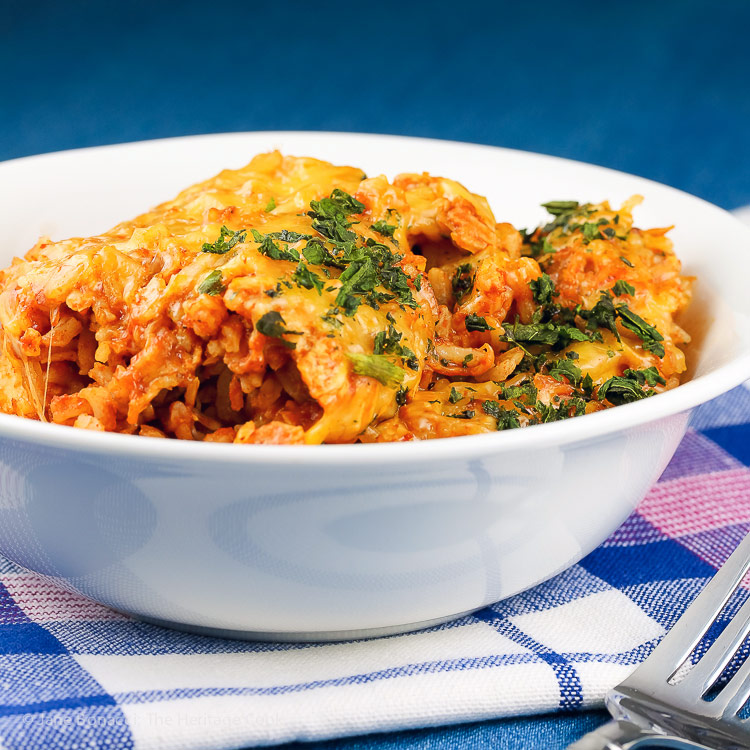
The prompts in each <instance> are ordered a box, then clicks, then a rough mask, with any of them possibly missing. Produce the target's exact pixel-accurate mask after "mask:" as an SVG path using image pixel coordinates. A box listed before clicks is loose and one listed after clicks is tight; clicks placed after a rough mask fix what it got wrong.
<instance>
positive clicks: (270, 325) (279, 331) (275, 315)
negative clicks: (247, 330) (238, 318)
mask: <svg viewBox="0 0 750 750" xmlns="http://www.w3.org/2000/svg"><path fill="white" fill-rule="evenodd" d="M255 328H256V329H257V330H258V331H260V332H261V333H262V334H263V335H264V336H270V337H271V338H274V339H279V340H280V341H281V343H282V344H284V346H286V347H287V348H289V349H294V348H296V346H297V345H296V344H295V343H294V342H293V341H287V340H286V339H285V338H284V336H287V335H296V336H301V335H302V331H289V330H287V328H286V322H285V321H284V318H283V317H281V313H279V312H277V311H276V310H271V312H267V313H266V314H265V315H263V316H261V317H260V318H259V319H258V321H257V322H256V324H255Z"/></svg>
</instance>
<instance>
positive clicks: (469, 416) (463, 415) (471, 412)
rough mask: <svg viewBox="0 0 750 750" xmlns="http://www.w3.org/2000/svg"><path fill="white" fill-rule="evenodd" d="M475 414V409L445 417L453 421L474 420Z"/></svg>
mask: <svg viewBox="0 0 750 750" xmlns="http://www.w3.org/2000/svg"><path fill="white" fill-rule="evenodd" d="M475 413H476V412H475V411H474V409H464V411H462V412H460V413H459V414H446V415H445V416H446V417H450V418H451V419H473V418H474V414H475Z"/></svg>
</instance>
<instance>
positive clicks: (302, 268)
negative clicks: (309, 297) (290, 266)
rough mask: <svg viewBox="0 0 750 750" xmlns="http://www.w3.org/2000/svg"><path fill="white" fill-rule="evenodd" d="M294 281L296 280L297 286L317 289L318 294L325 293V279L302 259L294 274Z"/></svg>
mask: <svg viewBox="0 0 750 750" xmlns="http://www.w3.org/2000/svg"><path fill="white" fill-rule="evenodd" d="M292 281H294V282H295V283H296V284H297V286H300V287H303V288H305V289H315V290H317V292H318V294H322V293H323V283H324V282H323V279H321V278H320V276H318V274H316V273H315V272H314V271H311V270H310V269H309V268H308V266H307V265H306V264H305V263H303V262H302V261H300V262H299V265H298V266H297V268H296V269H295V271H294V273H293V274H292Z"/></svg>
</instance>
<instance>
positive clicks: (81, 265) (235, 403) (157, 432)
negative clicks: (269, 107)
mask: <svg viewBox="0 0 750 750" xmlns="http://www.w3.org/2000/svg"><path fill="white" fill-rule="evenodd" d="M329 196H330V199H329V200H330V201H332V203H328V204H326V205H328V210H329V212H330V210H332V211H334V214H336V216H337V217H338V218H336V219H335V220H332V221H333V224H326V213H325V211H326V209H325V207H323V208H321V206H320V204H317V203H316V202H317V201H324V202H325V199H327V198H328V197H329ZM336 196H339V197H338V198H337V197H336ZM341 196H345V197H344V198H342V197H341ZM350 196H353V199H352V198H350ZM337 201H338V202H337ZM347 201H348V202H347ZM331 206H333V208H331ZM630 209H631V206H630V205H626V206H624V207H623V208H622V209H621V210H620V211H619V212H615V211H613V210H611V209H610V208H609V206H608V204H606V203H603V204H599V205H596V206H587V207H582V208H581V209H580V211H578V213H577V212H576V211H572V213H570V216H569V217H568V220H567V223H565V222H562V221H557V222H556V224H557V226H554V227H552V226H548V227H546V228H544V229H543V230H539V231H538V232H537V234H536V235H534V236H532V238H531V239H530V241H529V242H527V243H526V244H525V245H524V243H523V242H522V238H521V235H520V234H519V233H518V231H516V230H515V229H514V228H513V227H512V226H511V225H509V224H503V223H496V221H495V218H494V215H493V213H492V211H491V209H490V207H489V205H488V203H487V201H486V200H485V199H484V198H482V197H480V196H477V195H474V194H473V193H471V192H469V191H468V190H467V189H466V188H465V187H463V186H462V185H460V184H459V183H457V182H454V181H452V180H449V179H445V178H438V177H433V176H430V175H426V174H425V175H401V176H399V177H397V178H396V179H395V180H394V181H393V182H389V181H388V180H387V179H386V178H385V177H382V176H379V177H374V178H371V179H366V178H365V175H364V174H363V173H362V172H361V170H359V169H355V168H352V167H337V166H334V165H332V164H328V163H326V162H322V161H318V160H316V159H311V158H294V157H285V156H282V155H281V154H279V153H278V152H273V153H269V154H262V155H259V156H257V157H256V158H255V159H253V160H252V161H251V162H250V164H248V165H247V166H246V167H244V168H242V169H239V170H226V171H223V172H221V173H220V174H219V175H217V176H216V177H214V178H213V179H211V180H208V181H206V182H203V183H200V184H198V185H194V186H192V187H190V188H188V189H187V190H184V191H183V192H182V193H180V195H178V196H177V197H176V198H175V199H174V200H173V201H170V202H168V203H164V204H162V205H161V206H158V207H157V208H155V209H153V210H152V211H149V212H148V213H145V214H143V215H142V216H139V217H137V218H136V219H134V220H133V221H130V222H124V223H122V224H119V225H117V226H116V227H114V228H113V229H112V230H111V231H109V232H107V233H105V234H102V235H99V236H95V237H88V238H73V239H69V240H64V241H61V242H52V241H50V240H49V239H42V240H40V241H39V242H38V243H37V245H36V246H35V247H34V248H32V249H31V250H30V251H29V252H28V253H27V255H26V257H25V258H24V259H16V260H15V261H14V263H13V264H12V265H11V266H10V267H9V268H7V269H5V270H4V271H2V272H1V274H0V286H1V289H2V292H1V293H0V324H1V325H2V356H0V374H2V376H3V387H2V388H0V409H2V410H3V411H4V412H6V413H11V414H17V415H20V416H24V417H29V418H35V419H41V420H45V421H47V420H48V421H54V422H57V423H60V424H67V425H74V426H78V427H84V428H88V429H98V430H109V431H118V432H127V433H136V434H142V435H150V436H170V437H178V438H183V439H197V440H212V441H224V442H231V441H234V442H248V443H252V442H262V443H303V442H304V443H323V442H329V443H331V442H354V441H358V440H359V441H382V440H411V439H423V438H432V437H442V436H448V435H458V434H470V433H477V432H488V431H494V430H496V429H500V428H504V427H509V426H517V425H523V424H527V423H532V422H535V421H547V419H548V418H563V417H567V416H572V415H573V414H574V413H583V412H584V411H592V410H596V409H599V408H604V407H606V406H610V405H613V404H616V403H618V401H622V400H629V399H630V396H628V393H629V391H628V388H630V386H629V385H628V384H627V383H626V384H625V386H627V387H625V390H624V391H622V383H620V384H619V385H620V387H621V393H622V392H624V393H625V396H624V397H623V396H619V397H617V398H616V397H615V395H614V394H615V393H616V392H617V387H614V388H612V387H610V388H609V393H610V395H609V396H607V397H604V396H602V398H597V393H598V389H599V387H600V386H602V391H601V393H602V394H604V393H605V392H606V391H607V387H604V384H606V383H607V381H609V380H611V379H613V378H614V379H615V380H616V379H617V378H622V377H623V376H624V377H626V378H627V377H629V378H630V379H631V380H633V378H634V377H635V376H633V375H628V374H627V373H628V372H629V371H636V370H637V371H646V370H648V369H649V368H653V371H652V374H651V375H649V378H648V379H649V381H651V382H649V383H647V384H644V383H639V382H636V381H633V382H634V383H635V385H634V386H633V393H634V394H635V396H633V398H635V397H641V396H642V395H647V394H650V393H651V392H652V391H659V390H663V389H664V388H670V387H674V386H675V385H677V384H678V383H679V374H680V372H682V371H683V370H684V369H685V363H684V355H683V353H682V351H681V349H680V348H679V347H680V346H681V345H682V344H684V343H685V342H686V341H687V340H688V337H687V335H686V334H685V333H684V332H683V331H682V330H681V329H680V328H679V327H678V326H677V325H676V324H675V323H674V321H673V316H674V315H675V314H676V313H677V312H679V310H681V309H682V308H684V307H685V305H686V304H687V302H688V299H689V287H690V282H689V280H688V279H685V278H684V277H682V276H681V275H680V264H679V261H678V260H677V258H676V257H675V255H674V253H673V252H672V248H671V243H670V242H669V240H668V239H667V238H666V237H665V230H651V231H640V230H637V229H633V228H632V220H631V217H630ZM579 214H580V215H579ZM329 218H330V215H329ZM337 222H338V223H337ZM589 224H591V225H592V226H594V227H595V229H594V230H592V229H591V228H587V226H588V225H589ZM326 227H328V228H326ZM331 227H333V229H331ZM609 229H612V231H611V232H609V231H607V232H604V230H609ZM347 243H348V244H347ZM540 245H543V249H544V252H543V253H542V254H541V255H540V254H539V253H538V247H539V246H540ZM321 248H322V249H323V250H324V251H325V253H326V255H325V258H326V259H325V260H323V261H321V260H320V257H317V256H315V254H314V253H312V252H311V250H313V251H315V252H317V253H320V252H323V250H321ZM532 256H533V257H532ZM321 257H322V256H321ZM543 273H544V274H545V277H546V278H547V279H549V280H550V282H551V283H552V284H553V285H554V286H553V289H554V295H555V296H554V297H552V298H550V300H548V301H547V303H546V307H545V304H543V303H542V302H540V300H539V298H538V294H537V293H535V292H534V284H535V283H538V282H539V279H540V277H542V274H543ZM618 281H620V282H627V284H629V285H631V287H632V288H633V293H632V294H629V293H625V294H624V295H613V293H612V292H611V291H607V290H611V289H612V287H613V285H614V284H615V283H616V282H618ZM602 292H605V293H606V294H609V296H610V299H613V300H614V304H616V305H620V306H621V305H623V304H624V300H627V306H628V309H629V310H630V311H632V313H635V314H637V316H639V319H643V321H644V322H645V321H647V322H648V325H650V326H654V327H655V328H656V329H657V331H658V332H659V335H660V336H661V339H660V341H661V342H663V343H662V346H663V349H664V352H663V355H660V354H659V348H658V346H657V347H656V349H657V351H656V352H655V351H654V347H653V346H651V348H649V343H648V337H646V339H644V338H643V337H642V334H639V333H638V332H637V331H636V332H634V331H633V330H632V329H631V328H632V327H628V326H627V325H624V324H623V320H625V319H626V316H625V315H624V314H622V315H620V317H619V318H618V319H617V322H616V327H615V323H614V322H613V323H612V324H611V325H610V326H609V328H608V327H607V326H603V327H602V326H599V328H597V326H593V327H592V325H591V320H590V319H589V318H586V312H585V311H586V310H590V309H592V308H593V307H595V305H596V304H597V301H599V300H600V298H601V295H602ZM553 301H554V304H557V305H558V306H559V307H564V308H566V309H567V310H574V309H575V307H576V305H578V306H580V308H578V309H579V310H580V309H582V310H583V311H584V312H583V313H582V314H581V315H582V316H583V317H581V315H579V316H578V317H575V314H574V313H571V315H573V317H570V316H569V318H570V319H569V320H568V324H569V325H570V326H573V327H575V326H577V327H578V330H580V331H582V332H583V333H582V334H581V336H579V338H580V337H582V338H585V339H586V340H581V341H579V340H572V341H569V342H567V345H565V341H562V342H561V344H557V345H554V346H552V348H550V346H541V347H540V346H538V345H536V344H535V343H534V342H533V341H532V342H527V343H526V344H524V343H523V342H521V341H520V340H519V341H514V340H513V338H512V334H511V336H510V337H509V331H511V332H512V331H513V330H517V329H513V328H510V327H509V326H511V325H513V324H520V325H527V326H528V325H532V326H539V325H542V326H543V325H545V324H547V323H549V321H544V320H542V319H541V318H540V316H542V317H543V316H545V315H546V316H547V318H549V319H550V320H552V321H553V323H554V325H559V324H560V323H559V320H557V318H555V315H556V313H554V310H553V308H552V307H550V305H551V304H552V302H553ZM550 316H552V317H551V318H550ZM587 321H588V326H587ZM551 324H552V323H550V325H551ZM584 334H585V335H584ZM652 343H653V342H652ZM543 352H545V356H544V357H541V358H540V354H542V353H543ZM563 360H566V361H567V362H568V363H570V362H573V363H574V364H575V367H577V368H578V369H579V370H580V374H581V376H588V377H589V378H590V379H591V380H590V382H587V384H586V386H585V387H584V384H583V382H582V379H581V377H579V376H577V375H576V374H575V371H573V374H572V375H571V374H570V369H569V368H568V370H567V371H566V370H564V369H563V370H560V367H561V365H558V366H557V369H555V368H556V365H555V363H556V362H557V363H559V362H562V361H563ZM563 364H564V363H563ZM561 372H562V374H561ZM565 372H568V375H565ZM641 379H642V378H641ZM610 386H612V383H610ZM615 386H617V384H616V383H615ZM636 386H637V387H636ZM514 388H516V389H518V388H521V389H523V388H525V389H526V394H525V396H524V397H520V398H519V397H518V394H515V396H514V395H512V394H513V393H514V392H512V389H514ZM508 389H511V391H509V390H508ZM582 389H583V390H582ZM529 394H533V396H530V395H529ZM524 398H525V399H526V400H525V401H524ZM511 413H512V414H511ZM509 414H510V415H511V416H510V417H509V416H508V415H509ZM550 415H553V416H552V417H550Z"/></svg>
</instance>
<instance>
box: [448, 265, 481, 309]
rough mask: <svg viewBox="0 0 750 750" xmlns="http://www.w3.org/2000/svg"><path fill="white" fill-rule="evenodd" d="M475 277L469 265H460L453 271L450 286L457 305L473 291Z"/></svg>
mask: <svg viewBox="0 0 750 750" xmlns="http://www.w3.org/2000/svg"><path fill="white" fill-rule="evenodd" d="M475 277H476V273H474V270H473V269H472V267H471V264H470V263H462V264H461V265H460V266H459V267H458V268H457V269H456V270H455V272H454V274H453V278H452V279H451V286H452V288H453V296H454V297H455V299H456V302H457V303H458V304H459V305H460V304H461V301H462V300H463V298H464V297H465V296H466V295H467V294H470V293H471V291H472V289H474V279H475Z"/></svg>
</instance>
